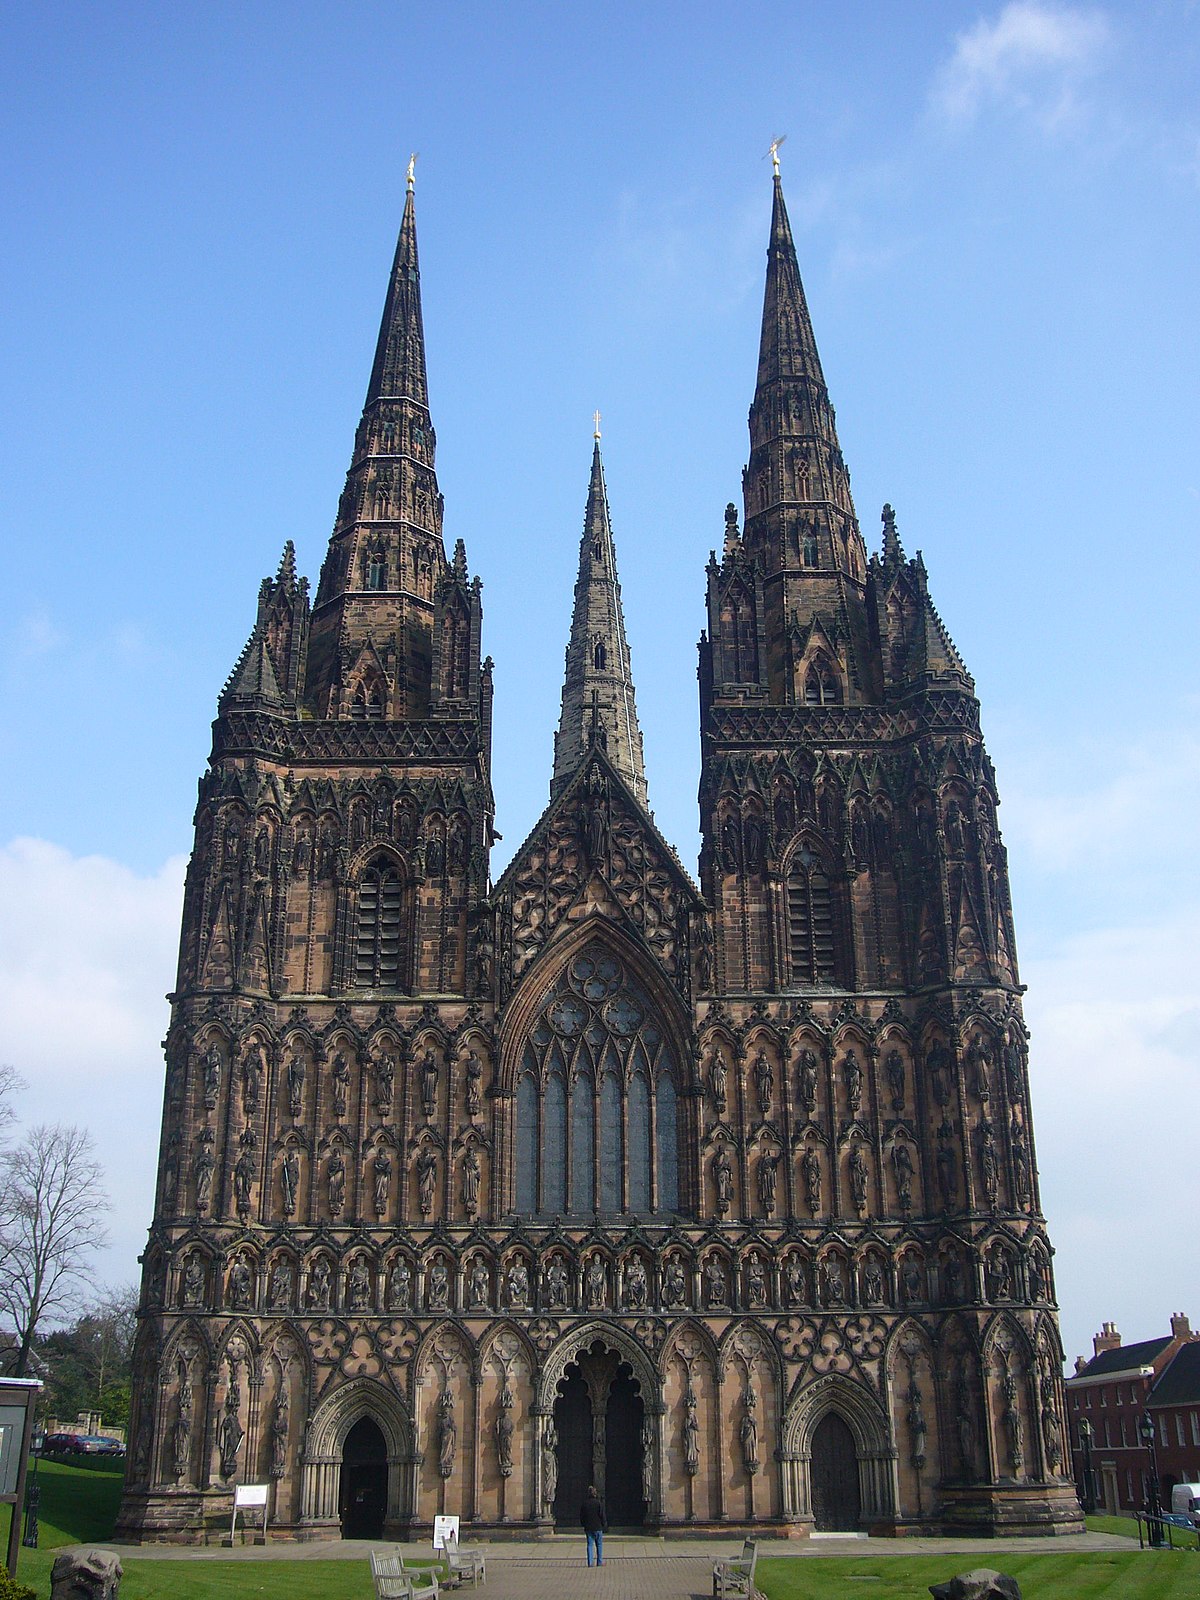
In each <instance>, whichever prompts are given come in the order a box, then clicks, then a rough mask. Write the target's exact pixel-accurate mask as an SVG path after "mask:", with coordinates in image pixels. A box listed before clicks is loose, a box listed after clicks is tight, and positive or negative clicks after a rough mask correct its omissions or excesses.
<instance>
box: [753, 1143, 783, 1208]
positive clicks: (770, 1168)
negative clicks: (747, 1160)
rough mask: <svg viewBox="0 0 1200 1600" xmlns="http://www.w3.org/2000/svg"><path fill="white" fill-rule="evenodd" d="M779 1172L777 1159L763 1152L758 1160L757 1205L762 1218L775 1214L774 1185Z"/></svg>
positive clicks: (775, 1156) (767, 1152)
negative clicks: (760, 1210)
mask: <svg viewBox="0 0 1200 1600" xmlns="http://www.w3.org/2000/svg"><path fill="white" fill-rule="evenodd" d="M778 1171H779V1157H778V1156H777V1155H773V1154H772V1153H771V1152H770V1151H766V1150H764V1151H763V1153H762V1155H761V1156H759V1158H758V1203H759V1206H760V1207H761V1209H762V1214H763V1216H764V1217H770V1216H774V1214H775V1183H776V1178H777V1175H778Z"/></svg>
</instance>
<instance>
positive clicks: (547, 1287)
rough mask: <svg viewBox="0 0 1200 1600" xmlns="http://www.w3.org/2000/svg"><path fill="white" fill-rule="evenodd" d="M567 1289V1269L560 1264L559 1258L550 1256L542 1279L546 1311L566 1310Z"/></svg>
mask: <svg viewBox="0 0 1200 1600" xmlns="http://www.w3.org/2000/svg"><path fill="white" fill-rule="evenodd" d="M568 1287H569V1285H568V1279H567V1269H566V1267H565V1266H564V1265H563V1263H562V1258H561V1257H560V1256H551V1258H550V1260H549V1261H548V1262H547V1263H546V1270H545V1273H544V1275H543V1278H542V1289H543V1293H544V1295H545V1301H546V1309H547V1310H548V1311H565V1310H566V1309H567V1292H568Z"/></svg>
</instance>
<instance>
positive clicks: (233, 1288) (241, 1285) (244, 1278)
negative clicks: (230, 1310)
mask: <svg viewBox="0 0 1200 1600" xmlns="http://www.w3.org/2000/svg"><path fill="white" fill-rule="evenodd" d="M250 1298H251V1280H250V1268H249V1267H248V1266H247V1265H246V1263H245V1262H244V1261H243V1260H242V1258H241V1256H238V1257H237V1258H236V1259H235V1261H234V1263H233V1265H232V1266H231V1267H230V1269H229V1304H230V1305H231V1306H233V1307H235V1308H237V1309H239V1310H244V1309H245V1308H246V1307H247V1306H248V1305H249V1304H250Z"/></svg>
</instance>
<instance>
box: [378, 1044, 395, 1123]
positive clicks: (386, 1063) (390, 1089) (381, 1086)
mask: <svg viewBox="0 0 1200 1600" xmlns="http://www.w3.org/2000/svg"><path fill="white" fill-rule="evenodd" d="M395 1093H396V1058H395V1056H393V1055H391V1054H389V1052H388V1051H386V1050H385V1051H384V1052H383V1054H382V1055H381V1056H380V1057H379V1061H378V1063H377V1064H376V1067H375V1108H376V1110H377V1111H378V1112H379V1115H380V1116H381V1117H390V1116H391V1114H392V1101H393V1099H394V1097H395Z"/></svg>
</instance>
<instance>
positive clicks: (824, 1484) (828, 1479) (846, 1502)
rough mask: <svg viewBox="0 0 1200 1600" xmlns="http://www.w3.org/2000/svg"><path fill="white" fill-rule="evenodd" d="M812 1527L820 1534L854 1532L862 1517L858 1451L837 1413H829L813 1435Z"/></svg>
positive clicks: (852, 1436) (847, 1428) (849, 1432)
mask: <svg viewBox="0 0 1200 1600" xmlns="http://www.w3.org/2000/svg"><path fill="white" fill-rule="evenodd" d="M811 1474H812V1507H813V1525H814V1526H815V1528H816V1530H817V1532H818V1533H852V1532H854V1531H856V1530H857V1528H858V1525H859V1521H860V1519H861V1517H862V1499H861V1495H860V1492H859V1484H858V1451H857V1450H856V1449H855V1445H854V1435H853V1433H851V1431H850V1428H849V1426H848V1425H847V1424H846V1423H845V1422H844V1421H843V1420H842V1418H841V1417H839V1416H838V1414H837V1412H836V1411H827V1412H826V1413H825V1415H824V1416H823V1417H822V1418H821V1420H820V1422H818V1424H817V1426H816V1428H815V1429H814V1431H813V1436H812V1462H811Z"/></svg>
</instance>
